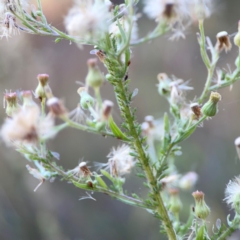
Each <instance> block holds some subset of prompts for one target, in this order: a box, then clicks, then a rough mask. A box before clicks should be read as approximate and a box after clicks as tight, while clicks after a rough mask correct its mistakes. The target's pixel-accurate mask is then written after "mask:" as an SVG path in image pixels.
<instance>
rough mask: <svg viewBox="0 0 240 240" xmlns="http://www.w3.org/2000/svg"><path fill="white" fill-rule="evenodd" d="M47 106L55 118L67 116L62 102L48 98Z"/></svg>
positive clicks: (54, 98)
mask: <svg viewBox="0 0 240 240" xmlns="http://www.w3.org/2000/svg"><path fill="white" fill-rule="evenodd" d="M47 106H48V108H49V110H50V112H51V113H52V114H53V115H54V116H56V117H62V116H67V110H66V108H65V106H64V105H63V103H62V101H61V100H59V99H58V98H56V97H53V98H50V99H48V101H47Z"/></svg>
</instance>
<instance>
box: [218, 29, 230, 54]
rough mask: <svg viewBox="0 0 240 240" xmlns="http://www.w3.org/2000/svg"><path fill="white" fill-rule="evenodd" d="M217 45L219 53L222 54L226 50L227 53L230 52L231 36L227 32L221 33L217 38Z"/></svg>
mask: <svg viewBox="0 0 240 240" xmlns="http://www.w3.org/2000/svg"><path fill="white" fill-rule="evenodd" d="M216 38H217V43H216V46H215V48H216V50H217V51H218V52H221V51H222V50H225V52H228V51H229V50H231V48H232V44H231V41H230V38H229V35H228V33H227V32H226V31H222V32H219V33H218V34H217V36H216Z"/></svg>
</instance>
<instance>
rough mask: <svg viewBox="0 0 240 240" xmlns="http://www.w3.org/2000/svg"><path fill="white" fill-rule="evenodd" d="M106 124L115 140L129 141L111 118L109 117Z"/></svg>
mask: <svg viewBox="0 0 240 240" xmlns="http://www.w3.org/2000/svg"><path fill="white" fill-rule="evenodd" d="M108 123H109V127H110V129H111V130H112V132H113V134H114V135H115V136H116V137H117V138H119V139H121V140H125V141H129V138H127V136H126V135H125V134H124V133H123V132H122V131H121V129H120V128H119V127H118V126H117V124H116V123H115V122H114V120H113V118H112V116H110V117H109V120H108Z"/></svg>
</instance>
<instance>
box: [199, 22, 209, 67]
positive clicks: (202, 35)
mask: <svg viewBox="0 0 240 240" xmlns="http://www.w3.org/2000/svg"><path fill="white" fill-rule="evenodd" d="M199 30H200V39H199V44H200V52H201V56H202V60H203V62H204V63H205V65H206V67H207V68H208V69H209V68H210V65H211V62H210V59H209V57H208V54H207V51H206V39H205V33H204V26H203V20H199Z"/></svg>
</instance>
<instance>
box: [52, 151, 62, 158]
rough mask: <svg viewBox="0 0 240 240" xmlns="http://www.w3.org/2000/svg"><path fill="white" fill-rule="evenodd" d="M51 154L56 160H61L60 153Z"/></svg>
mask: <svg viewBox="0 0 240 240" xmlns="http://www.w3.org/2000/svg"><path fill="white" fill-rule="evenodd" d="M50 153H51V155H52V156H53V157H54V158H56V159H57V160H60V154H59V153H58V152H52V151H51V152H50Z"/></svg>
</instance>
